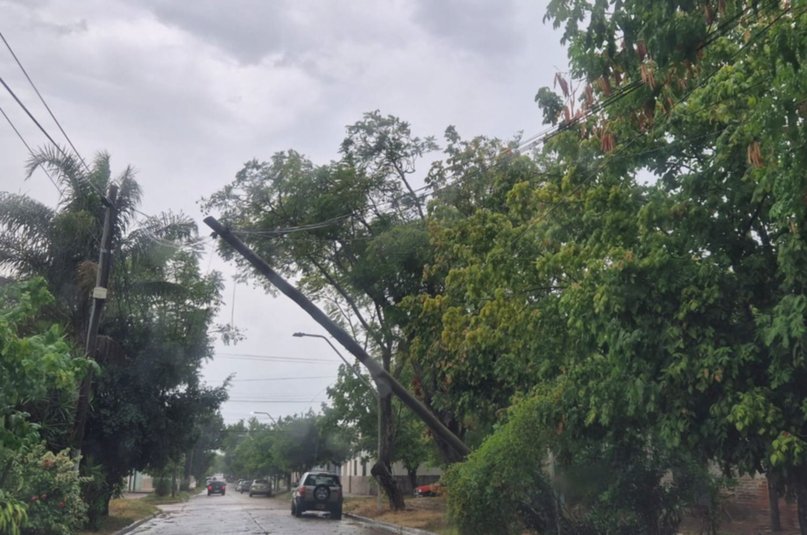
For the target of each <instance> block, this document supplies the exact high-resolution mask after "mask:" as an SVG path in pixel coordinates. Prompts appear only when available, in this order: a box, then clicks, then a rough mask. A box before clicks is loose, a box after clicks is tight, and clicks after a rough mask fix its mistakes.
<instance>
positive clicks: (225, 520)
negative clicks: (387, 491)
mask: <svg viewBox="0 0 807 535" xmlns="http://www.w3.org/2000/svg"><path fill="white" fill-rule="evenodd" d="M267 533H271V534H283V533H289V534H295V535H297V534H301V533H304V534H306V535H309V534H310V535H382V534H386V535H388V534H389V532H388V531H384V530H381V529H378V528H372V527H367V525H366V524H361V523H360V522H357V521H355V520H351V519H349V518H347V517H342V520H332V519H330V518H329V517H328V515H327V513H305V514H304V515H303V517H302V518H295V517H294V516H292V514H291V509H290V505H289V503H288V502H287V501H286V500H280V499H275V498H266V497H263V496H260V497H259V496H255V497H254V498H250V497H249V496H248V495H246V494H238V493H236V492H230V493H227V494H226V495H225V496H220V495H217V494H215V495H213V496H207V495H205V494H200V495H198V496H194V497H193V498H191V499H190V501H188V502H187V503H183V504H179V505H172V506H166V507H165V508H164V509H163V513H162V514H160V515H158V516H157V517H155V518H153V519H151V520H149V521H148V522H146V523H144V524H141V525H140V526H138V527H137V528H135V529H134V530H133V531H130V532H129V535H145V534H148V535H203V534H204V535H207V534H216V535H240V534H248V535H264V534H267Z"/></svg>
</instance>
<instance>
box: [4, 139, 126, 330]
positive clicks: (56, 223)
mask: <svg viewBox="0 0 807 535" xmlns="http://www.w3.org/2000/svg"><path fill="white" fill-rule="evenodd" d="M39 168H44V169H45V170H47V171H49V172H50V174H51V175H52V176H53V177H54V179H55V181H56V184H57V185H58V186H59V189H60V190H61V192H62V196H61V199H60V201H59V203H58V206H57V207H56V208H51V207H49V206H46V205H44V204H42V203H41V202H39V201H37V200H35V199H32V198H30V197H28V196H26V195H18V194H13V193H0V268H6V269H7V270H8V271H10V272H11V273H12V274H13V275H15V276H17V277H30V276H35V275H39V276H42V277H44V278H45V280H47V281H48V285H49V287H50V290H51V292H52V293H53V294H54V295H55V296H56V297H57V299H58V302H59V304H60V305H61V306H60V308H61V310H62V311H63V312H64V313H65V314H66V315H67V318H65V319H66V320H67V322H68V324H69V326H70V329H69V330H70V332H71V333H73V334H75V335H78V336H77V341H80V340H81V337H82V333H83V332H84V330H85V329H83V327H85V325H84V322H85V321H86V310H87V308H86V307H87V305H88V302H89V293H90V289H91V288H92V286H93V284H94V281H95V270H96V259H97V258H98V247H99V242H100V237H101V229H102V224H103V202H104V194H103V192H104V191H106V189H107V188H108V187H109V186H110V185H111V184H112V183H113V182H114V183H116V184H117V185H118V188H119V193H118V198H117V202H116V207H117V213H118V220H117V225H116V238H117V239H118V241H120V237H121V236H123V235H124V233H125V232H126V228H127V226H128V225H129V223H130V222H131V220H132V217H133V215H134V213H135V209H136V206H137V205H138V203H139V202H140V186H139V185H138V184H137V182H136V181H135V179H134V170H133V169H132V168H131V167H126V169H125V170H124V171H123V172H122V173H121V174H120V175H119V176H118V177H117V178H115V179H114V181H113V179H112V177H111V171H110V164H109V154H107V153H105V152H101V153H99V154H97V155H96V157H95V159H94V160H93V162H92V167H87V166H85V165H83V162H82V161H80V160H78V159H77V158H76V157H74V156H70V155H68V154H66V153H65V152H63V151H61V150H57V149H55V148H44V149H40V150H39V151H38V152H36V153H34V154H33V155H32V156H31V158H30V160H29V161H28V165H27V176H28V177H30V176H31V175H32V174H33V172H34V171H35V170H36V169H39Z"/></svg>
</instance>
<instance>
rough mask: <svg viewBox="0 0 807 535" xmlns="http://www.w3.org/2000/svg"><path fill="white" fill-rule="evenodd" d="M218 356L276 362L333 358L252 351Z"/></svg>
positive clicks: (326, 360)
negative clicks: (258, 353)
mask: <svg viewBox="0 0 807 535" xmlns="http://www.w3.org/2000/svg"><path fill="white" fill-rule="evenodd" d="M216 357H221V358H225V359H241V360H273V361H276V362H331V363H334V364H335V363H336V361H334V360H333V359H318V358H312V357H286V356H280V355H255V354H251V353H216Z"/></svg>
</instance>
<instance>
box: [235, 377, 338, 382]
mask: <svg viewBox="0 0 807 535" xmlns="http://www.w3.org/2000/svg"><path fill="white" fill-rule="evenodd" d="M308 379H333V376H331V375H309V376H301V377H264V378H260V379H231V382H233V383H247V382H262V381H303V380H308Z"/></svg>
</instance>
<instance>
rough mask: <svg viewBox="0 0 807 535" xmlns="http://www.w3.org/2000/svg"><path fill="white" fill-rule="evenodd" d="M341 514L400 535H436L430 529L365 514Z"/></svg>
mask: <svg viewBox="0 0 807 535" xmlns="http://www.w3.org/2000/svg"><path fill="white" fill-rule="evenodd" d="M342 514H343V515H344V516H346V517H348V518H352V519H353V520H358V521H359V522H364V523H365V524H370V525H373V526H376V527H379V528H383V529H386V530H388V531H391V532H393V533H400V534H401V535H436V534H435V533H432V532H431V531H426V530H423V529H418V528H407V527H405V526H399V525H398V524H390V523H389V522H381V521H380V520H373V519H372V518H367V517H366V516H359V515H354V514H353V513H342Z"/></svg>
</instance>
